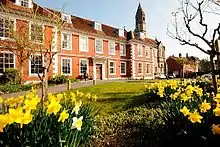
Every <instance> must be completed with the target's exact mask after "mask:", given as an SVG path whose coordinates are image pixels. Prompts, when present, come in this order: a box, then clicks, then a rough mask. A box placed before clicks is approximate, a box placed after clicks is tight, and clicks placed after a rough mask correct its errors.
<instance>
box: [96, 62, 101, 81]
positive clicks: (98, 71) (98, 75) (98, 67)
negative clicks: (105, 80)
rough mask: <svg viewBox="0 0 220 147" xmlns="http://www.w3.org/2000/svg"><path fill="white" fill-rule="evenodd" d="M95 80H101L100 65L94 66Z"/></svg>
mask: <svg viewBox="0 0 220 147" xmlns="http://www.w3.org/2000/svg"><path fill="white" fill-rule="evenodd" d="M96 79H98V80H102V64H96Z"/></svg>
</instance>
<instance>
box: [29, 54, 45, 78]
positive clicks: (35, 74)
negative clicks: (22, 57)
mask: <svg viewBox="0 0 220 147" xmlns="http://www.w3.org/2000/svg"><path fill="white" fill-rule="evenodd" d="M31 56H41V54H31ZM43 67H44V56H42V68H43ZM38 74H40V75H42V74H43V69H42V73H31V60H30V59H29V76H38Z"/></svg>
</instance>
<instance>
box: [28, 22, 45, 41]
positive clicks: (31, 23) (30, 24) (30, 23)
mask: <svg viewBox="0 0 220 147" xmlns="http://www.w3.org/2000/svg"><path fill="white" fill-rule="evenodd" d="M33 24H34V25H39V26H41V27H42V42H39V40H32V39H31V32H32V31H31V28H32V27H31V26H32V25H33ZM44 29H45V27H44V24H37V23H33V22H29V40H30V41H32V42H35V43H39V44H43V43H44Z"/></svg>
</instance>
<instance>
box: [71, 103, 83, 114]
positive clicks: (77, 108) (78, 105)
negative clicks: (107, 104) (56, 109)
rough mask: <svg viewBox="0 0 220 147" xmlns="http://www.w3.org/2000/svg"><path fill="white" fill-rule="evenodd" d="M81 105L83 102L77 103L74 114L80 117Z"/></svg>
mask: <svg viewBox="0 0 220 147" xmlns="http://www.w3.org/2000/svg"><path fill="white" fill-rule="evenodd" d="M81 105H82V101H79V102H75V107H74V108H73V111H72V113H73V112H75V114H76V115H78V113H79V110H80V107H81Z"/></svg>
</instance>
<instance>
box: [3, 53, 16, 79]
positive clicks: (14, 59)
mask: <svg viewBox="0 0 220 147" xmlns="http://www.w3.org/2000/svg"><path fill="white" fill-rule="evenodd" d="M0 53H1V54H13V64H14V67H13V68H14V69H15V68H16V57H15V54H14V53H12V52H9V51H0ZM3 60H4V61H5V55H4V57H3ZM4 61H3V62H4ZM10 64H12V63H10ZM5 69H6V68H5V62H4V63H3V72H4V71H5ZM0 75H3V73H0Z"/></svg>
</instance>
